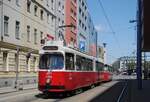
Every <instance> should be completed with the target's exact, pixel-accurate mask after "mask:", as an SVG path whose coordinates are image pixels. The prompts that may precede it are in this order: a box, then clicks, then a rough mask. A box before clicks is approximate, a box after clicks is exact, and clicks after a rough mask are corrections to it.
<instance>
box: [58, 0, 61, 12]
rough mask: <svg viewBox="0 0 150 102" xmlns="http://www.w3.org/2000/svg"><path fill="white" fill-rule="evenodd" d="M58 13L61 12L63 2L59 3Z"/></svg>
mask: <svg viewBox="0 0 150 102" xmlns="http://www.w3.org/2000/svg"><path fill="white" fill-rule="evenodd" d="M58 11H59V12H61V2H60V1H59V2H58Z"/></svg>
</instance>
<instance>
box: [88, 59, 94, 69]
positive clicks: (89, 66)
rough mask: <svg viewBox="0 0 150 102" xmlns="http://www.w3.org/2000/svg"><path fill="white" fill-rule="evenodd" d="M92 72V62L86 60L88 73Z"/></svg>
mask: <svg viewBox="0 0 150 102" xmlns="http://www.w3.org/2000/svg"><path fill="white" fill-rule="evenodd" d="M92 70H93V61H92V60H90V59H88V71H92Z"/></svg>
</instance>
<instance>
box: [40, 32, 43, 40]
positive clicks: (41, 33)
mask: <svg viewBox="0 0 150 102" xmlns="http://www.w3.org/2000/svg"><path fill="white" fill-rule="evenodd" d="M40 37H41V40H42V39H43V32H42V31H41V32H40Z"/></svg>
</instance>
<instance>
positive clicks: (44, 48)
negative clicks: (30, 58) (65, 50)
mask: <svg viewBox="0 0 150 102" xmlns="http://www.w3.org/2000/svg"><path fill="white" fill-rule="evenodd" d="M43 50H58V46H44V47H43Z"/></svg>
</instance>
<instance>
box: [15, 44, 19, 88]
mask: <svg viewBox="0 0 150 102" xmlns="http://www.w3.org/2000/svg"><path fill="white" fill-rule="evenodd" d="M16 63H17V65H16V80H15V88H16V89H17V88H18V85H17V84H18V76H19V47H18V46H17V60H16Z"/></svg>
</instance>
